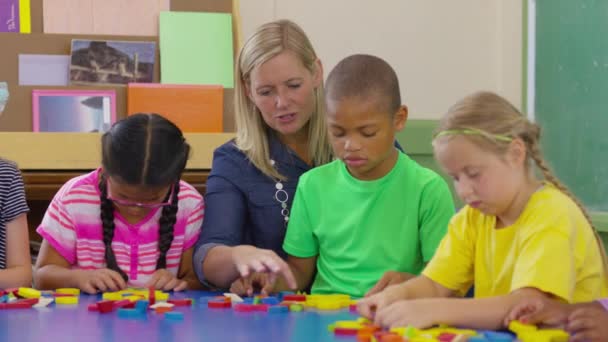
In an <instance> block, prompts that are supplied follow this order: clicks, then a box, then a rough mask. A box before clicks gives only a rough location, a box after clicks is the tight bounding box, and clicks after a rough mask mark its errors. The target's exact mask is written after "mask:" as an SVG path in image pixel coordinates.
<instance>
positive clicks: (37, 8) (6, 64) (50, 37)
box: [0, 0, 238, 132]
mask: <svg viewBox="0 0 608 342" xmlns="http://www.w3.org/2000/svg"><path fill="white" fill-rule="evenodd" d="M232 9H233V4H232V1H231V0H199V1H191V0H171V10H172V11H207V12H227V13H232ZM31 14H32V33H31V34H14V33H0V46H2V50H1V51H0V60H2V63H0V81H6V82H7V83H8V85H9V92H10V99H9V102H8V104H7V106H6V109H5V111H4V113H3V114H2V115H1V116H0V132H31V131H32V89H114V90H115V91H116V103H117V107H116V114H117V118H118V119H120V118H123V117H125V116H126V114H127V113H126V110H127V98H126V86H68V87H43V86H19V83H18V82H19V74H18V70H19V65H18V59H19V54H51V55H53V54H55V55H69V54H70V44H71V41H72V39H98V40H126V41H142V40H144V41H155V42H156V43H157V53H156V61H157V63H156V65H155V70H154V82H159V80H160V75H159V70H160V68H159V66H160V64H159V61H160V58H159V56H158V37H156V36H149V37H145V36H109V35H74V34H44V33H42V27H43V25H42V0H31ZM233 22H234V21H233ZM237 42H238V33H237V31H236V30H235V31H234V39H233V44H234V47H235V49H234V51H235V53H236V51H238V49H237ZM233 95H234V90H233V89H231V88H230V89H225V90H224V112H223V127H224V131H225V132H233V131H234V129H235V125H234V111H233Z"/></svg>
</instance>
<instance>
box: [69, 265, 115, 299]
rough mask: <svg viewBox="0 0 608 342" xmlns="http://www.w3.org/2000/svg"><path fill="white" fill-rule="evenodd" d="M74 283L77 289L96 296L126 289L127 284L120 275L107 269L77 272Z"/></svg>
mask: <svg viewBox="0 0 608 342" xmlns="http://www.w3.org/2000/svg"><path fill="white" fill-rule="evenodd" d="M77 272H78V273H77V276H76V283H77V286H78V288H79V289H81V290H82V291H84V292H86V293H88V294H96V293H98V292H106V291H120V290H124V289H125V288H127V283H126V282H125V280H124V279H123V278H122V276H121V275H120V273H118V272H116V271H113V270H111V269H108V268H101V269H97V270H78V271H77Z"/></svg>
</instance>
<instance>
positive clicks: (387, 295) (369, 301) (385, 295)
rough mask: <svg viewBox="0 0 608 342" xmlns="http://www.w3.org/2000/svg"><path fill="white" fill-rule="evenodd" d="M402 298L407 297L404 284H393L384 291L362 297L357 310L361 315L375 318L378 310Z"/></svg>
mask: <svg viewBox="0 0 608 342" xmlns="http://www.w3.org/2000/svg"><path fill="white" fill-rule="evenodd" d="M402 299H405V293H404V290H403V284H396V285H391V286H389V287H387V288H386V289H384V291H382V292H379V293H376V294H375V295H371V296H369V297H366V298H363V299H361V300H360V301H359V303H357V310H358V311H359V314H361V316H364V317H367V318H369V319H373V318H374V314H375V312H376V311H380V310H382V309H383V308H385V307H387V306H389V305H391V304H393V303H395V302H396V301H398V300H402Z"/></svg>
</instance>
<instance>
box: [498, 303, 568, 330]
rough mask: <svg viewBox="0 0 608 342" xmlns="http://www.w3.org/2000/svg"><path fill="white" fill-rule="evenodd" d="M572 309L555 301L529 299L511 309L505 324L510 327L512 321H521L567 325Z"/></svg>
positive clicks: (556, 325)
mask: <svg viewBox="0 0 608 342" xmlns="http://www.w3.org/2000/svg"><path fill="white" fill-rule="evenodd" d="M572 308H573V307H572V306H571V305H570V304H567V303H563V302H560V301H557V300H555V299H550V298H546V297H542V298H528V299H525V300H524V301H522V302H520V303H519V304H517V305H515V306H514V307H513V309H511V312H509V314H508V315H507V317H506V318H505V322H504V323H505V326H508V325H509V323H510V322H511V321H514V320H519V321H521V322H522V323H526V324H535V325H536V324H542V325H547V326H553V327H558V326H562V325H563V324H565V323H566V321H567V320H568V315H569V314H570V313H571V312H572Z"/></svg>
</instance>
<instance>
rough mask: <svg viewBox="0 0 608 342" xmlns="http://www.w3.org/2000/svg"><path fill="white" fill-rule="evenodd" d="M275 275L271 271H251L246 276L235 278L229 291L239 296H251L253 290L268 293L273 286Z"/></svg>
mask: <svg viewBox="0 0 608 342" xmlns="http://www.w3.org/2000/svg"><path fill="white" fill-rule="evenodd" d="M275 280H276V276H273V274H271V273H257V272H256V273H252V274H251V275H249V276H248V277H245V278H239V279H237V280H235V281H234V282H233V283H232V285H231V286H230V292H232V293H235V294H237V295H239V296H249V297H251V296H253V294H254V293H255V292H261V293H262V294H263V295H268V294H270V293H271V292H272V290H273V288H274V283H275Z"/></svg>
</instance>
